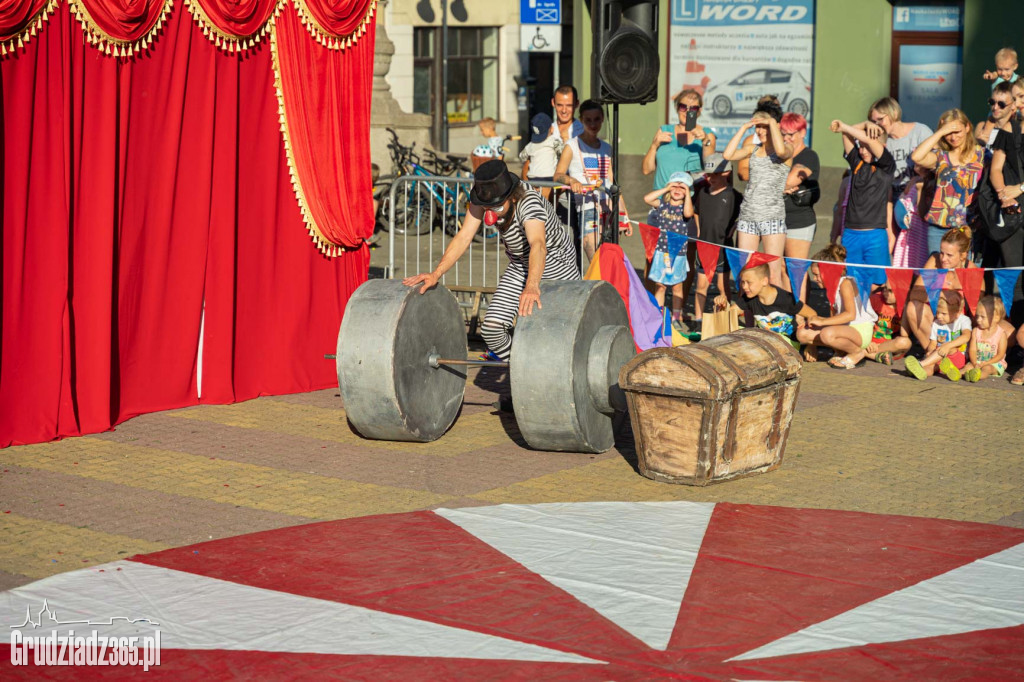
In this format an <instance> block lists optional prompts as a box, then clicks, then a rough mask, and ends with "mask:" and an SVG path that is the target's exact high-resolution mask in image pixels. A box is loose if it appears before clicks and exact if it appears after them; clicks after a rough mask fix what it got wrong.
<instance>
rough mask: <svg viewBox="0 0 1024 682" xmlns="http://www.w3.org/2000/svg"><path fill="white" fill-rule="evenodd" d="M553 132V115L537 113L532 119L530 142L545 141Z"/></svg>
mask: <svg viewBox="0 0 1024 682" xmlns="http://www.w3.org/2000/svg"><path fill="white" fill-rule="evenodd" d="M550 132H551V117H550V116H548V115H547V114H543V113H542V114H537V115H535V116H534V117H533V118H531V119H530V142H543V141H544V140H546V139H548V134H549V133H550Z"/></svg>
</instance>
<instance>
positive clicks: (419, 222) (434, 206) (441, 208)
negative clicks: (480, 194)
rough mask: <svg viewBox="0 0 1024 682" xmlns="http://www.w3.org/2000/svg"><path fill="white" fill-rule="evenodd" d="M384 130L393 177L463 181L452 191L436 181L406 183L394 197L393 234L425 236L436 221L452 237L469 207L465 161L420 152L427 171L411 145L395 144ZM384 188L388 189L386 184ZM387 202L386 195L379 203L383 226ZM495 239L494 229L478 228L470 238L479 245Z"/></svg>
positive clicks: (433, 153) (388, 200)
mask: <svg viewBox="0 0 1024 682" xmlns="http://www.w3.org/2000/svg"><path fill="white" fill-rule="evenodd" d="M386 130H387V131H388V132H389V133H390V134H391V138H392V139H391V141H390V142H389V143H388V149H389V150H390V151H391V156H392V162H393V164H394V167H395V169H396V175H397V176H402V175H414V176H421V177H423V178H431V177H438V176H445V177H457V178H460V179H463V180H465V181H464V182H459V183H458V184H457V185H456V187H455V188H454V189H453V188H452V187H451V185H449V184H448V183H445V182H440V181H436V180H423V181H418V182H410V181H406V182H405V185H406V187H405V188H404V189H403V190H401V191H400V193H398V194H396V196H395V208H394V224H395V228H394V229H395V233H396V234H418V235H422V234H428V233H430V232H431V230H433V229H434V227H435V226H436V224H437V223H438V222H440V223H441V224H442V225H443V227H444V230H445V232H446V233H447V234H449V235H454V234H455V233H456V232H457V231H458V229H459V227H460V226H461V225H462V220H463V218H464V217H465V216H466V212H467V207H468V204H469V181H470V180H471V179H472V176H471V175H470V174H469V168H468V166H466V163H465V159H464V158H462V157H458V156H453V155H450V154H449V155H446V156H444V157H441V156H440V155H439V154H437V152H434V151H432V150H424V154H425V155H426V156H427V157H428V159H427V161H426V164H427V165H429V166H432V169H430V170H428V168H426V167H425V166H424V164H423V163H421V160H420V157H419V156H418V155H417V154H416V152H415V143H413V145H412V146H409V147H406V146H404V145H402V144H401V142H399V140H398V134H397V133H395V131H394V130H392V129H390V128H386ZM388 189H389V190H390V185H389V186H388ZM389 195H390V193H389ZM389 202H390V196H389V198H388V199H386V200H385V201H384V202H382V203H381V215H382V217H383V219H384V220H383V221H382V222H384V223H385V224H387V220H388V218H389V217H390V216H389V211H390V206H388V205H386V204H388V203H389ZM497 236H498V232H497V229H496V228H494V227H492V226H486V225H481V227H480V229H479V230H477V233H476V234H475V235H474V237H473V238H474V241H477V242H481V241H484V240H485V239H492V238H494V237H497Z"/></svg>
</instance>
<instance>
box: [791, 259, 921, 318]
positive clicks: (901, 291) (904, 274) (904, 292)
mask: <svg viewBox="0 0 1024 682" xmlns="http://www.w3.org/2000/svg"><path fill="white" fill-rule="evenodd" d="M885 275H886V277H888V278H889V287H890V288H891V289H892V293H893V295H894V296H895V297H896V314H897V315H899V316H900V317H903V306H904V305H906V303H907V296H909V295H910V283H911V282H913V281H914V271H913V270H905V269H903V268H886V269H885ZM790 277H791V278H792V275H790Z"/></svg>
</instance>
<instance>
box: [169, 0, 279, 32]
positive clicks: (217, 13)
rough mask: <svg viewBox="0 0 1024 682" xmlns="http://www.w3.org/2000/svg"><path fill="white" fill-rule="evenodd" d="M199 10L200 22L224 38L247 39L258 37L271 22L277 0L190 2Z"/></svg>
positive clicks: (199, 0)
mask: <svg viewBox="0 0 1024 682" xmlns="http://www.w3.org/2000/svg"><path fill="white" fill-rule="evenodd" d="M189 4H190V6H191V8H192V9H193V10H195V9H197V8H198V10H199V12H200V13H201V14H200V17H199V18H200V21H204V22H207V23H209V25H210V26H211V27H212V28H213V29H214V30H215V31H217V32H219V33H220V34H222V35H223V36H224V37H228V38H231V37H240V38H246V37H249V36H253V35H256V34H257V33H259V32H260V30H261V29H262V28H263V27H264V26H265V25H266V23H267V22H268V21H269V20H270V18H271V16H273V14H274V8H275V7H276V6H277V0H238V1H235V2H233V1H231V0H189Z"/></svg>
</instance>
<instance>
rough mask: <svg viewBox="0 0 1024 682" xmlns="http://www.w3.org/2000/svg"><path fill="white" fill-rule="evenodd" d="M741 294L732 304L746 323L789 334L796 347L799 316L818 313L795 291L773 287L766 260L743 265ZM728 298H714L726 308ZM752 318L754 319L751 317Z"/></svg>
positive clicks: (788, 338) (717, 306)
mask: <svg viewBox="0 0 1024 682" xmlns="http://www.w3.org/2000/svg"><path fill="white" fill-rule="evenodd" d="M739 287H740V293H741V294H742V296H740V297H739V298H738V299H737V300H735V301H733V302H732V305H733V306H734V307H735V308H737V309H738V310H740V311H742V312H743V313H744V314H745V316H746V323H747V326H748V327H749V326H757V327H759V328H761V329H767V330H768V331H772V332H776V333H777V334H781V335H782V336H784V337H786V339H787V340H788V341H789V342H790V343H792V344H793V345H794V346H798V345H799V344H797V343H796V342H795V340H794V334H795V333H796V329H797V323H796V320H797V316H798V315H799V316H801V317H804V318H808V317H814V316H815V315H817V313H816V312H815V311H814V308H811V307H810V306H808V305H807V304H805V303H800V302H799V301H797V300H796V299H795V298H793V294H791V293H789V292H788V291H786V290H785V289H780V288H779V287H776V286H773V285H772V283H771V269H770V268H769V267H768V264H767V263H761V264H760V265H755V266H754V267H752V268H743V270H742V271H741V272H740V276H739ZM727 305H729V299H728V298H727V297H726V295H725V294H724V293H722V294H719V295H718V296H716V297H715V307H716V308H719V309H724V308H725V307H726V306H727ZM751 318H753V319H751Z"/></svg>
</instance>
